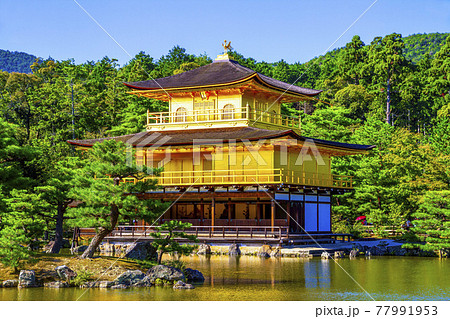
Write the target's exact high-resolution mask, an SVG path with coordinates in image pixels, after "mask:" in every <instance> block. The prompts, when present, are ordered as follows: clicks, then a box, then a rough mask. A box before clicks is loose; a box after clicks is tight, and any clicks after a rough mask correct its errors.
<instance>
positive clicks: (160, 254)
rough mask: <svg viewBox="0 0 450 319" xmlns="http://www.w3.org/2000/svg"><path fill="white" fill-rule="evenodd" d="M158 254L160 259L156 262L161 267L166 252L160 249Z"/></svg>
mask: <svg viewBox="0 0 450 319" xmlns="http://www.w3.org/2000/svg"><path fill="white" fill-rule="evenodd" d="M157 253H158V258H157V260H156V262H157V263H158V265H161V261H162V256H163V254H164V252H163V251H162V249H158V251H157Z"/></svg>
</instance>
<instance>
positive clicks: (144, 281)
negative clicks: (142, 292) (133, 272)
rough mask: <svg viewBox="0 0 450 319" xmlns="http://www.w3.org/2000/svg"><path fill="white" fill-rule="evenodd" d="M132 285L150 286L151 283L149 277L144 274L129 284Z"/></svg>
mask: <svg viewBox="0 0 450 319" xmlns="http://www.w3.org/2000/svg"><path fill="white" fill-rule="evenodd" d="M131 286H132V287H151V286H152V283H151V282H150V278H149V277H147V276H145V277H144V279H142V280H140V281H138V282H136V283H134V284H133V285H131Z"/></svg>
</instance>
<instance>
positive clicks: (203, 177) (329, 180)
mask: <svg viewBox="0 0 450 319" xmlns="http://www.w3.org/2000/svg"><path fill="white" fill-rule="evenodd" d="M147 178H157V179H158V185H160V186H165V187H167V186H186V187H189V186H199V185H201V186H206V185H217V186H220V185H225V186H226V185H257V184H259V185H266V184H285V185H301V186H315V187H329V188H346V189H351V188H353V180H352V177H351V176H342V175H331V174H317V173H306V172H296V171H289V170H284V169H245V170H212V171H172V172H162V173H161V174H160V176H157V177H153V176H149V177H147ZM125 182H130V183H135V182H136V179H134V178H126V179H125Z"/></svg>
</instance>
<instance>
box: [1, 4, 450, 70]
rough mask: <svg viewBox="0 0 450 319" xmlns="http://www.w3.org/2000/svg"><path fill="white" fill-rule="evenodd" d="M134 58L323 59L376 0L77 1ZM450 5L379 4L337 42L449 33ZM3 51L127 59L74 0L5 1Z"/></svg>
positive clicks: (80, 58)
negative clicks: (230, 54)
mask: <svg viewBox="0 0 450 319" xmlns="http://www.w3.org/2000/svg"><path fill="white" fill-rule="evenodd" d="M76 1H78V3H79V4H80V5H81V6H83V7H84V8H85V9H86V11H88V12H89V13H90V14H91V15H92V16H93V17H94V18H95V19H96V20H97V21H98V22H99V24H101V25H102V27H103V28H104V29H105V30H107V31H108V32H109V33H110V34H111V35H112V36H113V37H114V38H115V39H116V40H117V42H118V43H119V44H120V45H121V46H122V47H123V48H124V49H125V50H126V51H128V52H129V53H130V54H131V55H132V56H134V55H135V54H136V53H138V52H139V51H145V52H146V53H148V54H150V55H151V56H153V57H154V58H159V57H160V56H161V55H164V54H166V53H167V52H168V51H169V50H170V49H171V48H172V47H173V46H174V45H180V46H181V47H184V48H186V50H187V52H188V53H192V54H196V55H198V54H202V53H206V54H207V55H209V56H210V57H213V58H214V57H215V56H216V55H217V54H220V53H222V52H221V51H222V47H221V43H222V42H223V40H225V39H227V40H231V41H232V47H233V48H234V49H235V50H236V51H238V52H240V53H242V54H244V55H245V56H250V57H253V58H255V59H257V60H258V61H261V60H264V61H267V62H276V61H279V60H280V59H285V60H286V61H288V62H290V63H292V62H306V61H308V60H309V59H311V58H313V57H315V56H318V55H321V54H323V53H324V52H325V50H326V49H327V48H328V47H329V46H330V45H331V44H332V43H333V42H334V41H335V40H336V39H337V38H338V37H339V36H340V35H341V34H342V33H343V32H344V31H345V30H346V29H347V28H348V27H349V26H350V25H351V24H352V23H353V22H354V21H355V20H356V18H358V16H359V15H360V14H361V13H363V12H364V10H366V9H367V8H368V7H369V6H370V5H371V4H372V3H373V2H374V0H353V1H350V0H348V1H347V0H316V1H299V0H296V1H294V0H291V1H284V0H278V1H264V0H259V1H256V0H250V1H245V0H238V1H234V0H228V1H196V0H190V1H173V0H166V1H148V0H147V1H144V0H140V1H137V0H127V1H116V0H108V1H106V0H89V1H88V0H76ZM449 31H450V0H426V1H425V0H421V1H418V0H409V1H400V0H379V1H378V2H376V3H375V5H374V6H373V7H372V8H371V9H370V10H369V11H368V12H367V13H366V14H365V15H364V16H363V17H362V18H361V19H360V20H359V21H358V22H357V23H356V24H355V25H354V26H353V27H352V28H351V29H350V30H348V31H347V33H345V34H344V35H343V36H342V38H340V40H338V41H337V42H336V43H335V44H334V46H333V47H332V48H336V47H341V46H344V45H345V43H347V42H349V41H350V40H351V38H352V36H353V35H355V34H358V35H360V36H361V38H362V40H363V41H364V42H365V43H370V42H371V41H372V39H373V38H374V37H375V36H384V35H386V34H390V33H393V32H397V33H401V34H402V35H403V36H407V35H410V34H414V33H431V32H449ZM0 49H5V50H11V51H23V52H27V53H31V54H34V55H37V56H40V57H44V58H46V57H48V56H51V57H53V58H55V59H57V60H64V59H68V58H74V59H75V61H76V62H77V63H82V62H85V61H87V60H94V61H96V60H99V59H101V58H102V57H104V56H109V57H111V58H112V57H114V58H117V59H118V60H119V62H120V63H121V64H124V63H126V62H127V61H128V60H129V59H130V58H129V56H128V55H127V54H126V53H125V52H124V51H123V50H122V49H121V48H120V47H119V46H118V45H117V44H116V43H115V42H114V41H113V40H111V38H110V37H108V35H107V34H106V33H105V32H104V31H103V30H102V29H101V28H100V27H99V26H98V25H96V24H95V22H93V21H92V20H91V19H90V18H89V16H88V15H87V14H86V13H85V12H83V10H82V9H80V7H79V6H78V5H77V4H76V3H75V1H74V0H52V1H51V0H40V1H36V0H1V1H0Z"/></svg>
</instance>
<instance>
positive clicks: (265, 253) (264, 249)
mask: <svg viewBox="0 0 450 319" xmlns="http://www.w3.org/2000/svg"><path fill="white" fill-rule="evenodd" d="M271 252H272V247H271V246H270V245H262V246H261V248H259V250H258V252H257V253H256V256H258V257H265V258H268V257H270V253H271ZM230 255H231V254H230Z"/></svg>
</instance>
